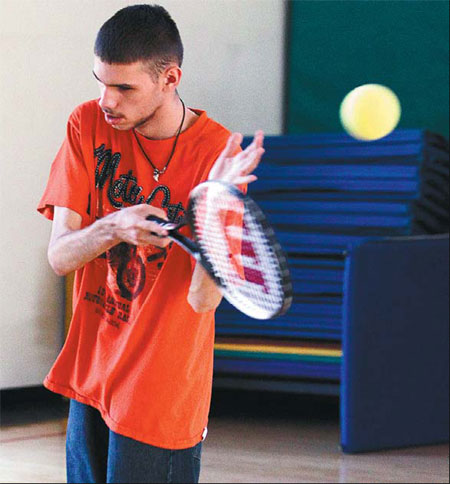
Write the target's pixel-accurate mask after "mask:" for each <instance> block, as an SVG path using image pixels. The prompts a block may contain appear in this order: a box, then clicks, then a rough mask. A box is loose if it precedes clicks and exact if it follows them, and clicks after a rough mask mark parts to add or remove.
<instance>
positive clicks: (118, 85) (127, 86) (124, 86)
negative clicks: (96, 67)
mask: <svg viewBox="0 0 450 484" xmlns="http://www.w3.org/2000/svg"><path fill="white" fill-rule="evenodd" d="M92 74H93V75H94V77H95V78H96V79H97V81H98V82H101V83H102V84H103V85H105V86H108V87H121V88H126V89H134V87H135V86H133V85H132V84H105V83H104V82H103V81H102V80H101V79H99V78H98V76H97V74H96V73H95V72H94V71H92Z"/></svg>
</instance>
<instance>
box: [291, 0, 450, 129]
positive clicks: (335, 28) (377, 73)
mask: <svg viewBox="0 0 450 484" xmlns="http://www.w3.org/2000/svg"><path fill="white" fill-rule="evenodd" d="M289 6H290V26H289V28H290V32H289V46H288V80H287V91H288V92H287V100H288V105H287V119H286V130H287V132H288V133H302V132H326V131H341V130H342V128H341V126H340V123H339V105H340V103H341V101H342V99H343V97H344V96H345V94H347V93H348V92H349V91H350V90H351V89H353V88H354V87H356V86H359V85H361V84H367V83H379V84H384V85H387V86H389V87H390V88H391V89H393V90H394V91H395V92H396V93H397V95H398V96H399V98H400V102H401V104H402V118H401V121H400V124H399V127H400V128H425V129H429V130H431V131H435V132H438V133H441V134H443V135H444V136H446V137H448V135H449V109H448V107H449V91H448V89H449V37H448V36H449V27H448V25H449V2H448V1H441V0H427V1H419V0H390V1H384V0H334V1H330V0H296V1H291V2H290V4H289Z"/></svg>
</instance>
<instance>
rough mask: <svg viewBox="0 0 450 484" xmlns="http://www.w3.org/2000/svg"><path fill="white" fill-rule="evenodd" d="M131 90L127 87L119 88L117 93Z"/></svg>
mask: <svg viewBox="0 0 450 484" xmlns="http://www.w3.org/2000/svg"><path fill="white" fill-rule="evenodd" d="M132 89H133V88H132V87H128V86H119V91H131V90H132Z"/></svg>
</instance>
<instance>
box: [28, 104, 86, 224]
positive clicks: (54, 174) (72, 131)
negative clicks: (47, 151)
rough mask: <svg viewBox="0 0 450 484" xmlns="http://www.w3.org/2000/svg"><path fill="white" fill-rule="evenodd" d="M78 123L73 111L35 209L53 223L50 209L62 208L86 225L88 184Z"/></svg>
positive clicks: (52, 210) (75, 113) (77, 117)
mask: <svg viewBox="0 0 450 484" xmlns="http://www.w3.org/2000/svg"><path fill="white" fill-rule="evenodd" d="M80 138H81V134H80V123H79V116H77V112H74V113H72V115H71V116H70V118H69V121H68V123H67V132H66V137H65V139H64V141H63V143H62V145H61V148H60V149H59V151H58V154H57V155H56V158H55V160H54V161H53V163H52V166H51V169H50V175H49V178H48V182H47V186H46V188H45V191H44V194H43V195H42V198H41V200H40V202H39V205H38V207H37V209H38V211H39V212H40V213H42V214H43V215H44V216H45V217H47V218H48V219H50V220H53V216H54V207H55V206H57V207H66V208H70V209H71V210H73V211H75V212H77V213H78V214H79V215H81V217H82V219H83V225H87V224H88V223H89V219H90V217H89V202H90V188H89V187H90V185H89V177H88V173H87V169H86V163H85V160H84V159H83V155H82V149H81V139H80Z"/></svg>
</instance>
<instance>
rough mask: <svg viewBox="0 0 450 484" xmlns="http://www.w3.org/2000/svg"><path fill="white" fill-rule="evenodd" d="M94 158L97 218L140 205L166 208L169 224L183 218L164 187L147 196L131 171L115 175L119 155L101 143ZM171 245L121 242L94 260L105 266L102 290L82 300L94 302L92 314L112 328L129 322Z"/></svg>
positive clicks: (182, 214) (179, 203) (156, 274)
mask: <svg viewBox="0 0 450 484" xmlns="http://www.w3.org/2000/svg"><path fill="white" fill-rule="evenodd" d="M94 156H95V158H96V170H95V185H96V189H97V190H98V203H97V207H96V210H97V217H98V218H101V217H103V216H105V215H107V213H111V212H113V211H114V209H116V210H117V209H121V208H123V207H128V206H132V205H137V204H141V203H147V204H151V205H153V206H157V207H161V208H164V209H166V210H167V217H168V219H169V220H170V221H171V222H174V223H177V222H179V221H180V220H181V219H182V218H183V216H184V212H185V209H184V207H183V205H182V203H181V202H178V203H175V204H174V203H170V199H171V193H170V190H169V188H168V187H167V186H165V185H159V186H157V187H156V188H154V189H153V191H152V192H151V193H150V194H144V193H143V190H144V189H143V187H142V186H141V185H139V183H138V180H137V177H136V176H135V175H134V174H133V170H128V171H127V172H126V173H121V174H117V171H118V169H119V165H120V162H121V158H122V155H121V153H120V152H115V153H113V152H112V150H111V149H107V148H106V147H105V144H102V145H100V146H99V147H98V148H95V150H94ZM104 195H106V197H104ZM104 198H106V199H105V200H104ZM106 200H107V201H106ZM105 202H106V203H105ZM104 203H105V205H106V209H105V205H104ZM172 245H173V244H172V243H170V244H169V245H168V246H167V247H166V248H159V247H155V246H152V245H148V246H142V247H138V246H135V245H132V244H127V243H125V242H122V243H120V244H118V245H116V246H114V247H112V248H111V249H109V250H107V251H106V252H105V253H104V254H102V255H100V256H99V257H98V258H97V259H96V262H97V263H98V264H100V265H102V266H104V265H105V264H106V271H107V275H106V287H99V288H98V290H97V294H96V295H92V294H90V293H87V294H86V297H85V299H87V300H88V301H90V302H92V303H94V304H95V305H96V308H95V311H96V312H97V313H98V314H102V317H103V318H104V319H106V320H107V322H108V323H110V324H112V325H113V326H116V327H118V326H119V325H120V323H121V322H130V321H129V316H130V311H131V310H132V302H133V300H135V299H136V298H137V297H138V296H139V295H140V294H141V293H142V291H143V290H144V289H146V290H147V291H148V290H149V289H150V288H151V286H152V285H153V283H154V281H155V280H156V278H157V276H158V274H159V272H160V270H161V268H162V267H163V265H164V262H165V260H166V259H167V256H168V253H169V251H170V249H171V248H172ZM116 318H118V319H119V320H120V321H117V320H116Z"/></svg>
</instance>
